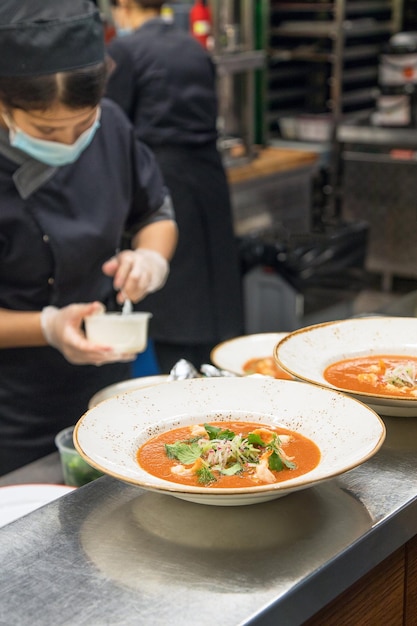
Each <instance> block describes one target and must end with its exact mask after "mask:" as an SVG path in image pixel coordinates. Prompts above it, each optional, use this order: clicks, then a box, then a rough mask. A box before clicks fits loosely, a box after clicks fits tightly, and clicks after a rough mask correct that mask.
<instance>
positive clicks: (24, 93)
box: [0, 59, 111, 111]
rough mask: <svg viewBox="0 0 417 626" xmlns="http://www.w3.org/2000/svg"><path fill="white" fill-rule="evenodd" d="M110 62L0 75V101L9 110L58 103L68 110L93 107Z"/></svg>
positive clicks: (103, 84) (100, 94)
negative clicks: (44, 72) (42, 72)
mask: <svg viewBox="0 0 417 626" xmlns="http://www.w3.org/2000/svg"><path fill="white" fill-rule="evenodd" d="M110 70H111V61H110V59H106V60H105V61H104V62H103V63H99V64H97V65H92V66H90V67H83V68H81V69H77V70H73V71H70V72H61V73H57V74H47V75H43V76H0V101H1V102H2V103H3V105H4V106H6V107H7V108H9V109H23V110H24V111H31V110H46V109H48V108H50V107H51V106H53V105H54V104H55V103H57V102H59V103H61V104H63V105H65V106H66V107H68V108H70V109H82V108H84V107H94V106H96V105H97V104H98V103H99V102H100V100H101V98H102V97H103V94H104V91H105V87H106V82H107V77H108V75H109V73H110Z"/></svg>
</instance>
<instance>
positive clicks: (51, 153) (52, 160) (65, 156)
mask: <svg viewBox="0 0 417 626" xmlns="http://www.w3.org/2000/svg"><path fill="white" fill-rule="evenodd" d="M99 118H100V109H98V111H97V117H96V119H95V121H94V123H93V124H92V125H91V126H90V128H87V130H85V131H84V132H83V133H82V134H81V135H80V136H79V137H78V139H77V140H76V141H74V143H72V144H66V143H60V142H58V141H47V140H46V139H38V138H37V137H32V136H31V135H27V134H26V133H25V132H23V130H21V129H20V128H18V127H17V126H16V125H14V126H11V124H9V122H8V121H7V120H6V123H7V124H8V126H9V141H10V145H11V146H13V147H14V148H18V149H19V150H22V152H25V153H26V154H28V155H29V156H31V157H33V158H34V159H36V160H37V161H41V162H42V163H46V164H47V165H52V166H55V167H57V166H60V165H67V164H68V163H74V161H76V160H77V159H78V157H79V156H80V154H81V153H82V152H83V151H84V150H85V149H86V148H87V146H89V145H90V143H91V141H92V140H93V137H94V135H95V133H96V130H97V128H99V126H100V121H99Z"/></svg>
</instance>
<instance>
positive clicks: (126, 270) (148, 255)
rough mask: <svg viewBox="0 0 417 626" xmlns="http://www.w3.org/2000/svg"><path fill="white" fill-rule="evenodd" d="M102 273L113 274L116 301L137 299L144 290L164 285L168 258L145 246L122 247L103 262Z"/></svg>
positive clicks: (151, 290)
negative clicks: (128, 248) (127, 248)
mask: <svg viewBox="0 0 417 626" xmlns="http://www.w3.org/2000/svg"><path fill="white" fill-rule="evenodd" d="M103 272H104V273H105V274H107V276H113V277H114V280H113V286H114V289H115V290H116V291H119V292H120V293H119V294H118V297H117V300H118V301H119V302H120V303H123V301H124V299H125V298H129V300H132V302H139V300H142V298H144V297H145V296H146V295H147V294H148V293H152V292H154V291H157V290H158V289H161V287H163V286H164V284H165V282H166V279H167V278H168V274H169V263H168V261H167V260H166V259H165V258H164V257H163V256H162V254H159V252H156V251H155V250H150V249H149V248H137V249H136V250H123V251H122V252H120V253H119V254H118V255H117V256H115V257H113V258H112V259H109V260H108V261H107V262H106V263H104V265H103Z"/></svg>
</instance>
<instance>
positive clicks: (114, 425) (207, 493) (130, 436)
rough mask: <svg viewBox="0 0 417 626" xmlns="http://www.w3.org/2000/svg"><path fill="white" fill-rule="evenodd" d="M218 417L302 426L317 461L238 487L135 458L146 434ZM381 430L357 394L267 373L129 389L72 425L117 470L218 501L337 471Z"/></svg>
mask: <svg viewBox="0 0 417 626" xmlns="http://www.w3.org/2000/svg"><path fill="white" fill-rule="evenodd" d="M115 416H117V419H115ZM222 418H223V419H238V420H239V421H255V422H259V423H266V424H274V425H281V426H282V427H284V428H287V429H289V430H293V431H297V432H300V433H301V434H302V435H304V436H306V437H308V438H310V439H312V440H313V441H314V442H315V443H316V444H317V445H318V446H319V448H320V451H321V459H320V462H319V464H318V465H317V466H316V467H315V468H314V469H313V470H312V471H310V472H308V473H307V474H304V475H302V476H298V477H295V478H293V479H290V480H286V481H283V482H279V483H274V484H273V485H261V486H257V487H248V488H237V489H222V488H216V487H194V486H186V485H180V484H178V483H174V482H170V481H166V480H162V479H160V478H157V477H156V476H152V475H151V474H149V473H147V472H146V471H145V470H143V469H142V468H141V467H140V466H139V464H138V463H137V461H136V453H137V450H138V448H139V446H140V445H142V444H143V443H144V442H145V441H147V439H148V438H149V437H151V436H152V435H154V434H157V433H158V432H162V431H164V430H169V429H171V428H176V427H178V426H180V425H186V424H197V423H202V422H204V421H221V419H222ZM384 438H385V427H384V424H383V422H382V421H381V419H380V418H379V416H378V415H377V414H376V413H375V412H374V411H372V410H371V409H370V408H369V407H367V406H365V405H364V404H362V403H361V402H358V401H357V400H354V399H353V398H349V397H348V396H347V395H345V394H342V393H339V392H337V391H331V390H329V389H324V388H322V387H316V386H314V385H304V384H302V383H298V382H295V381H289V380H277V379H273V378H268V377H258V378H250V377H241V378H240V377H235V378H234V377H233V378H230V377H226V378H195V379H190V380H181V381H172V382H168V383H162V384H160V385H156V386H153V387H147V388H146V389H139V390H137V391H131V392H129V393H125V394H121V395H119V396H116V397H114V398H110V399H109V400H106V401H105V402H102V403H100V404H99V405H98V406H96V407H94V408H93V409H91V410H89V411H87V413H85V414H84V415H83V416H82V417H81V419H80V420H79V421H78V423H77V425H76V427H75V433H74V442H75V446H76V448H77V449H78V451H79V453H80V454H81V456H83V457H84V458H85V459H86V461H87V462H88V463H90V464H91V465H93V466H95V467H97V468H98V469H100V470H101V471H103V472H105V473H107V474H109V475H111V476H113V477H115V478H118V479H120V480H123V481H126V482H128V483H132V484H134V485H138V486H139V487H142V488H144V489H148V490H150V491H156V492H159V493H164V494H167V495H171V496H176V497H177V498H181V499H184V500H189V501H192V502H197V503H201V504H211V505H221V506H233V505H246V504H255V503H257V502H264V501H267V500H272V499H274V498H278V497H280V496H284V495H287V494H288V493H291V492H292V491H296V490H299V489H305V488H306V487H310V486H311V485H315V484H317V483H319V482H321V481H323V480H327V479H329V478H331V477H333V476H337V475H338V474H341V473H343V472H346V471H347V470H349V469H352V468H353V467H356V466H357V465H359V464H360V463H363V462H364V461H366V460H367V459H369V458H370V457H372V455H374V454H375V453H376V452H377V450H378V449H379V448H380V446H381V445H382V443H383V441H384Z"/></svg>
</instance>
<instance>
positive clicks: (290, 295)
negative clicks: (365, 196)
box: [238, 221, 369, 334]
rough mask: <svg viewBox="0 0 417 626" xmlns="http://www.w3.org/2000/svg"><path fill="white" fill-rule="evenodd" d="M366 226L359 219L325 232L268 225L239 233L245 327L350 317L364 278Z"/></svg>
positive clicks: (287, 327) (287, 326)
mask: <svg viewBox="0 0 417 626" xmlns="http://www.w3.org/2000/svg"><path fill="white" fill-rule="evenodd" d="M368 231H369V226H368V224H367V223H366V222H363V221H358V222H356V223H350V224H348V223H340V224H339V225H337V226H329V227H327V229H326V231H325V232H323V233H312V232H309V233H307V232H306V233H298V234H297V233H291V234H288V233H285V232H284V231H282V230H281V231H274V229H271V228H270V229H268V231H265V232H263V233H262V232H259V233H257V234H253V235H249V236H244V237H242V238H240V240H238V241H239V249H240V255H241V267H242V273H243V295H244V308H245V332H246V333H247V334H251V333H268V332H275V331H293V330H296V329H297V328H300V327H302V326H306V325H309V324H314V323H316V322H323V321H329V320H334V319H341V318H343V317H350V316H351V315H352V314H353V301H354V297H355V296H356V294H357V293H358V291H360V290H361V289H363V287H364V282H365V280H366V274H365V272H364V265H365V258H366V251H367V244H368Z"/></svg>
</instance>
